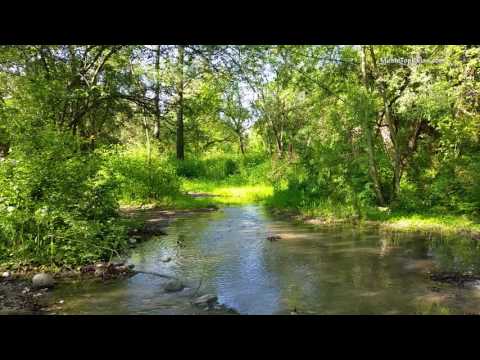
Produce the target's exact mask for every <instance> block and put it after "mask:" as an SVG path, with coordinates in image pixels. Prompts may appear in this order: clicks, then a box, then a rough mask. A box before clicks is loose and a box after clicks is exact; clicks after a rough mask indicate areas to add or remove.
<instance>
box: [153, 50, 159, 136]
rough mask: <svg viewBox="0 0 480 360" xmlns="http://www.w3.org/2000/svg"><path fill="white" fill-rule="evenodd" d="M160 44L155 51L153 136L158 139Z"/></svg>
mask: <svg viewBox="0 0 480 360" xmlns="http://www.w3.org/2000/svg"><path fill="white" fill-rule="evenodd" d="M159 77H160V45H157V50H156V52H155V125H154V129H153V137H154V138H155V139H157V140H158V139H160V79H159Z"/></svg>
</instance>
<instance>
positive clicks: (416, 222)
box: [382, 213, 480, 237]
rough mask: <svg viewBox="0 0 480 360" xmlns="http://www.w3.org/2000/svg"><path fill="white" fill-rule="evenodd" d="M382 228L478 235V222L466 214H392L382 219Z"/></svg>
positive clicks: (479, 227) (479, 225) (398, 230)
mask: <svg viewBox="0 0 480 360" xmlns="http://www.w3.org/2000/svg"><path fill="white" fill-rule="evenodd" d="M382 228H384V229H386V230H389V231H397V232H415V231H419V232H425V233H438V234H442V235H456V234H462V235H467V236H472V237H478V236H480V224H479V223H478V221H473V220H472V219H469V218H467V217H466V216H453V215H448V216H446V215H424V214H395V213H394V214H392V215H390V218H389V219H386V220H384V221H382Z"/></svg>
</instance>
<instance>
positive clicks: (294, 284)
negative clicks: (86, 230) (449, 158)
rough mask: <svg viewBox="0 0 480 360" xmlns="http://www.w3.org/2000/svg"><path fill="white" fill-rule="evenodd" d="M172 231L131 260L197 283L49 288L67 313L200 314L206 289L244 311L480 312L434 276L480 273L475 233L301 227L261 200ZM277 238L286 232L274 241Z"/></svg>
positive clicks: (472, 296)
mask: <svg viewBox="0 0 480 360" xmlns="http://www.w3.org/2000/svg"><path fill="white" fill-rule="evenodd" d="M165 230H166V232H167V233H168V235H164V236H159V237H155V238H153V239H151V240H149V241H146V242H144V243H141V244H139V246H138V247H137V248H135V249H134V250H133V251H132V254H131V256H130V258H129V260H128V262H129V263H131V264H135V268H136V269H137V270H142V271H150V272H159V273H163V274H169V275H173V276H176V277H178V278H180V279H182V280H183V281H185V283H186V284H187V289H185V290H183V291H182V292H179V293H165V292H164V290H163V287H162V285H163V284H165V281H166V280H165V279H162V278H159V277H156V276H152V275H146V274H137V275H135V276H133V277H131V278H129V279H123V280H115V281H112V282H110V283H105V284H101V283H100V284H99V283H90V284H88V283H78V284H64V285H61V286H59V287H58V288H57V289H56V290H54V291H52V293H51V294H50V295H49V296H53V297H54V299H55V300H60V299H61V300H63V301H64V302H63V304H62V305H61V306H59V308H58V311H57V313H59V314H197V313H202V312H201V311H200V310H199V309H197V308H195V307H194V306H192V305H191V303H190V300H191V297H192V295H193V294H194V293H195V292H196V291H197V289H198V288H199V290H198V293H200V294H202V293H212V294H215V295H217V296H218V300H219V303H221V304H224V305H226V306H227V307H230V308H233V309H235V310H237V311H238V312H239V313H241V314H290V313H291V312H292V311H293V310H294V309H295V310H296V312H297V313H299V314H464V313H480V290H479V289H477V288H475V287H468V288H459V287H455V286H453V285H449V284H442V283H438V282H434V281H431V280H430V279H429V278H428V275H427V272H428V271H430V270H434V269H437V270H448V271H450V270H458V269H459V268H461V269H462V270H465V269H468V270H471V271H474V272H478V271H479V270H480V250H479V247H478V244H476V243H474V242H472V241H469V240H461V239H439V238H434V239H430V238H427V237H425V236H421V235H418V234H417V235H414V234H402V235H398V234H397V235H392V234H385V233H382V232H380V231H379V230H378V229H377V228H374V227H371V228H365V227H362V228H360V227H353V226H335V227H331V226H329V227H327V226H317V227H315V226H313V225H304V224H303V225H298V224H293V223H291V222H290V221H285V220H279V219H275V218H273V217H271V216H270V215H269V214H268V213H267V212H266V211H265V210H264V209H263V208H262V207H259V206H253V205H252V206H250V205H249V206H238V207H225V208H223V209H221V210H219V211H218V212H212V213H200V214H195V215H185V216H183V217H180V218H177V219H176V220H174V221H173V222H171V224H170V225H168V227H167V228H166V229H165ZM269 235H279V236H280V237H281V239H280V240H278V241H273V242H271V241H268V240H267V239H266V238H267V236H269ZM165 257H171V259H172V260H171V261H169V262H163V261H162V260H164V259H165Z"/></svg>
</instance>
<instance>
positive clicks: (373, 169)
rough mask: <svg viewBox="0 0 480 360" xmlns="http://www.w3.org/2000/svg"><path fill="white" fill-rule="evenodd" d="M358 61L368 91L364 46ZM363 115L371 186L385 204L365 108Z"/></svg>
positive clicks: (378, 198) (379, 201)
mask: <svg viewBox="0 0 480 360" xmlns="http://www.w3.org/2000/svg"><path fill="white" fill-rule="evenodd" d="M360 61H361V70H362V79H363V84H364V86H365V88H366V90H367V91H369V87H368V80H367V69H366V56H365V47H364V46H362V49H361V51H360ZM362 116H363V124H364V129H365V135H366V138H367V154H368V164H369V166H368V167H369V173H370V177H371V179H372V181H373V187H374V190H375V194H376V196H377V201H378V203H379V204H380V205H381V206H385V198H384V197H383V193H382V187H381V185H380V178H379V176H378V169H377V164H376V161H375V150H374V144H373V134H372V128H371V126H370V121H369V120H370V119H369V114H368V112H367V109H365V111H364V113H363V114H362Z"/></svg>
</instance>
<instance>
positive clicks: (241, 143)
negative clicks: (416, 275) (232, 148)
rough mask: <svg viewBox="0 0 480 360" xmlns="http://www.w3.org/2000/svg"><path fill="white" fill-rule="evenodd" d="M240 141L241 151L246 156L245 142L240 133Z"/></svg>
mask: <svg viewBox="0 0 480 360" xmlns="http://www.w3.org/2000/svg"><path fill="white" fill-rule="evenodd" d="M238 141H239V143H240V151H241V152H242V155H243V156H245V144H244V143H243V136H242V135H238Z"/></svg>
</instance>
